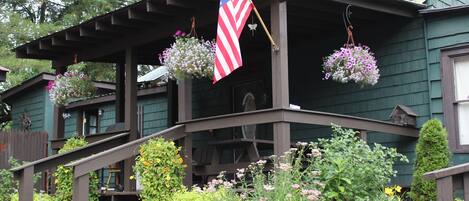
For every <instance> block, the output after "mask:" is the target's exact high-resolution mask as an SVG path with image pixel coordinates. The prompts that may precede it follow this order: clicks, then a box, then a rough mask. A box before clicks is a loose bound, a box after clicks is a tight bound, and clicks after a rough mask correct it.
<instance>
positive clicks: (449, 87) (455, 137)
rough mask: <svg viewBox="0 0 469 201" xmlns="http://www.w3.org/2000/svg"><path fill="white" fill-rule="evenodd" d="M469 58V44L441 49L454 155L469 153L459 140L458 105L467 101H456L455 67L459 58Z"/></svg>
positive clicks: (445, 113) (447, 120) (445, 110)
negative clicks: (455, 61)
mask: <svg viewBox="0 0 469 201" xmlns="http://www.w3.org/2000/svg"><path fill="white" fill-rule="evenodd" d="M463 56H469V44H466V45H462V46H456V47H451V48H446V49H441V54H440V65H441V73H442V74H441V83H442V96H443V97H442V98H443V117H444V122H445V125H446V129H447V131H448V142H449V145H450V147H451V150H452V151H453V152H454V153H469V145H461V143H460V140H459V119H458V118H459V116H458V115H459V114H458V109H457V107H458V105H459V103H461V102H466V101H467V100H462V101H456V84H455V76H454V71H455V66H454V60H455V58H458V57H463Z"/></svg>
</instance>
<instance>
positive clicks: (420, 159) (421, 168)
mask: <svg viewBox="0 0 469 201" xmlns="http://www.w3.org/2000/svg"><path fill="white" fill-rule="evenodd" d="M447 135H448V134H447V132H446V130H445V129H444V128H443V125H442V123H441V122H440V121H439V120H436V119H431V120H429V121H427V122H426V123H425V124H424V125H423V127H422V129H421V130H420V136H419V139H418V143H417V147H416V149H415V152H416V155H417V156H416V157H417V159H416V162H415V167H414V175H413V180H412V186H411V192H410V193H409V195H410V197H411V198H412V200H414V201H427V200H436V183H435V182H434V181H429V180H426V179H424V178H423V174H425V173H426V172H430V171H434V170H438V169H441V168H446V167H448V166H449V163H450V161H451V153H450V150H449V147H448V139H447Z"/></svg>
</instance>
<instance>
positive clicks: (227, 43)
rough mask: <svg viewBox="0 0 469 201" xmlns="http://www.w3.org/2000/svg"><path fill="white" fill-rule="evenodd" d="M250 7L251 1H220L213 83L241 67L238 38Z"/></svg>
mask: <svg viewBox="0 0 469 201" xmlns="http://www.w3.org/2000/svg"><path fill="white" fill-rule="evenodd" d="M252 7H253V5H252V2H251V0H221V1H220V10H219V12H218V29H217V42H216V52H215V69H214V75H213V83H216V82H217V81H219V80H221V79H222V78H223V77H225V76H227V75H229V74H230V73H231V72H233V71H234V70H236V69H237V68H239V67H240V66H242V65H243V60H242V58H241V49H240V47H239V36H240V35H241V32H242V31H243V27H244V25H245V24H246V20H247V19H248V17H249V15H250V13H251V10H252Z"/></svg>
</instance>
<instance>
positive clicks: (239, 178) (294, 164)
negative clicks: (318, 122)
mask: <svg viewBox="0 0 469 201" xmlns="http://www.w3.org/2000/svg"><path fill="white" fill-rule="evenodd" d="M298 145H299V146H298V147H299V148H292V149H291V150H290V151H288V152H286V153H285V154H284V155H283V156H271V157H270V159H271V161H272V164H273V167H272V168H269V169H270V170H268V173H267V174H265V171H266V165H269V164H267V161H265V160H260V161H258V162H256V163H253V164H251V165H250V166H249V167H248V168H247V169H239V170H238V171H237V173H236V180H235V181H236V182H237V183H235V184H233V185H236V186H239V187H238V188H239V189H240V191H241V198H242V199H243V200H253V201H254V200H256V201H257V200H287V201H303V200H305V201H306V200H310V201H315V200H319V199H320V198H321V191H322V189H323V187H324V186H323V184H322V183H321V182H320V180H319V174H320V173H319V172H318V171H317V169H316V168H315V167H314V166H313V163H314V162H315V161H317V160H318V158H319V157H320V156H321V152H320V151H319V150H318V149H316V148H313V147H311V146H309V145H308V144H307V143H299V144H298ZM215 182H216V180H215ZM212 183H213V181H212ZM218 183H220V182H218ZM225 186H226V184H225Z"/></svg>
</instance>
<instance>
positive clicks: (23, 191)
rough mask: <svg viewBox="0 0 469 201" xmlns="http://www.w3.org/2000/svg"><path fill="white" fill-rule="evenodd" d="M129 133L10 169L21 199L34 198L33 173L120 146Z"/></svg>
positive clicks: (126, 139) (125, 140)
mask: <svg viewBox="0 0 469 201" xmlns="http://www.w3.org/2000/svg"><path fill="white" fill-rule="evenodd" d="M128 137H129V133H128V132H125V133H121V134H118V135H115V136H112V137H109V138H106V139H104V140H100V141H97V142H93V143H90V144H88V145H86V146H84V147H81V148H79V149H76V150H73V151H69V152H66V153H62V154H56V155H53V156H49V157H46V158H43V159H40V160H37V161H34V162H31V163H26V164H24V165H21V166H19V167H16V168H12V169H10V170H11V171H12V172H13V173H14V175H15V178H16V179H17V180H19V188H18V191H19V200H22V201H23V200H32V199H33V191H34V186H33V185H34V182H33V175H34V173H35V172H42V171H44V170H48V169H51V168H55V167H57V166H58V165H61V164H66V163H69V162H71V161H74V160H77V159H78V158H82V157H87V156H89V155H92V154H96V153H99V152H102V151H105V150H108V149H110V148H112V147H116V146H119V145H121V144H124V143H126V142H127V141H128Z"/></svg>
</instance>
